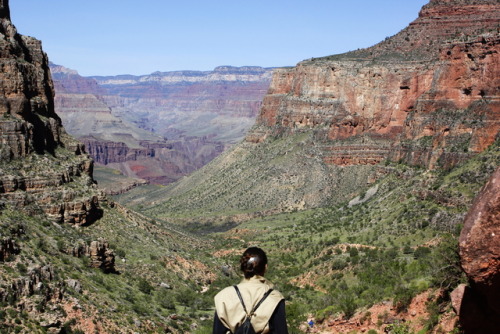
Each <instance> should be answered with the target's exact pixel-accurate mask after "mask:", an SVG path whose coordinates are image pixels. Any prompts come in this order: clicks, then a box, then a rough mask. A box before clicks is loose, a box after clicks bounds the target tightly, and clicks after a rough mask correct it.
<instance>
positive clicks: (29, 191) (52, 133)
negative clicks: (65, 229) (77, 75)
mask: <svg viewBox="0 0 500 334" xmlns="http://www.w3.org/2000/svg"><path fill="white" fill-rule="evenodd" d="M0 44H1V51H0V52H1V53H0V68H1V70H0V158H1V160H0V201H3V202H6V203H8V204H9V205H12V206H14V207H17V208H26V209H27V210H31V212H33V213H34V212H38V211H41V212H44V213H45V214H47V215H48V216H49V217H51V218H53V219H54V220H55V221H59V222H62V221H66V222H68V223H74V224H87V223H91V222H92V221H94V220H95V219H96V218H97V217H99V216H100V209H99V205H98V195H99V194H98V192H97V191H96V190H95V189H94V185H93V180H92V160H90V158H89V157H88V156H87V155H86V154H85V152H84V150H83V146H82V145H81V144H80V143H78V142H76V141H75V140H74V139H72V138H70V137H69V136H68V135H67V134H66V133H65V131H64V129H63V128H62V126H61V119H60V118H59V117H58V116H57V114H56V113H55V111H54V88H53V84H52V80H51V76H50V71H49V66H48V60H47V56H46V54H45V53H44V52H43V51H42V48H41V43H40V42H39V41H38V40H36V39H34V38H31V37H26V36H21V35H19V34H18V33H17V31H16V29H15V27H14V26H13V25H12V23H11V21H10V12H9V5H8V1H7V0H2V1H1V2H0ZM76 188H80V189H76Z"/></svg>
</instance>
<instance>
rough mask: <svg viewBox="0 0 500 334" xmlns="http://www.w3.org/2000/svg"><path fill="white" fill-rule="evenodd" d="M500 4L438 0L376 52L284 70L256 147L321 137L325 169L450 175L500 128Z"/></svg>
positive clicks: (253, 136) (268, 100) (268, 99)
mask: <svg viewBox="0 0 500 334" xmlns="http://www.w3.org/2000/svg"><path fill="white" fill-rule="evenodd" d="M499 21H500V4H498V1H493V0H482V1H473V2H470V1H467V2H465V1H453V0H450V1H431V2H430V3H429V4H428V5H426V6H424V7H423V8H422V10H421V12H420V15H419V17H418V18H417V19H416V20H415V21H414V22H412V23H411V24H410V25H409V26H408V27H407V28H405V29H404V30H402V31H401V32H400V33H398V34H397V35H395V36H393V37H391V38H388V39H386V40H385V41H384V42H381V43H379V44H377V45H375V46H373V47H371V48H368V49H362V50H358V51H354V52H350V53H346V54H342V55H336V56H330V57H324V58H316V59H309V60H306V61H303V62H301V63H299V64H298V65H297V66H296V67H294V68H289V69H279V70H276V71H275V74H274V76H273V80H272V82H271V86H270V89H269V92H268V94H267V95H266V96H265V97H264V102H263V106H262V109H261V114H260V116H259V118H258V121H257V124H258V125H260V126H259V127H258V128H255V130H254V131H253V133H250V134H249V135H248V136H247V140H248V141H251V142H260V141H262V140H263V138H265V137H266V136H267V135H269V134H272V135H276V134H280V133H287V132H301V131H309V130H313V131H315V132H316V134H317V138H318V141H319V142H321V143H323V150H324V158H323V159H324V161H325V162H327V163H329V164H335V165H341V166H346V165H359V164H365V165H370V164H376V163H379V162H381V161H383V160H385V159H391V160H395V161H405V162H407V163H410V164H413V165H421V166H425V167H428V168H435V167H438V166H440V167H445V168H446V167H450V166H453V165H455V164H457V163H459V162H460V161H463V160H464V159H467V158H469V157H470V156H471V155H472V154H475V153H477V152H481V151H482V150H484V149H485V148H487V147H488V146H489V145H490V144H491V143H493V142H494V140H495V138H496V136H497V134H498V131H499V129H500V102H499V99H498V97H499V92H500V88H499V87H500V67H499V66H498V64H499V60H500V59H499V53H500V44H499V41H500V37H499V30H498V22H499Z"/></svg>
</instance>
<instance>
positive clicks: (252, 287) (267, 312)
mask: <svg viewBox="0 0 500 334" xmlns="http://www.w3.org/2000/svg"><path fill="white" fill-rule="evenodd" d="M271 288H273V284H272V283H271V282H269V281H268V280H266V279H265V278H264V277H262V276H258V275H256V276H254V277H252V278H249V279H243V280H242V281H241V282H240V284H238V289H239V290H240V292H241V297H242V298H243V301H244V302H245V307H246V309H247V311H248V312H250V311H251V310H252V309H253V307H254V306H255V305H256V304H257V303H258V302H259V301H260V299H261V298H262V297H263V296H264V293H266V292H267V290H269V289H271ZM283 299H284V298H283V295H282V294H281V293H280V292H278V291H276V290H273V291H272V292H271V294H270V295H269V296H268V297H267V298H266V300H264V302H263V303H262V304H261V305H260V306H259V308H258V309H257V311H255V314H254V316H253V317H252V319H251V322H252V326H253V328H254V330H255V332H257V333H259V332H262V333H268V332H269V320H270V319H271V316H272V315H273V312H274V310H275V308H276V306H278V303H279V302H280V301H281V300H283ZM214 301H215V310H216V311H217V315H218V317H219V319H220V321H221V322H222V323H223V324H224V326H225V327H227V328H229V329H230V330H231V332H232V333H234V331H235V329H236V327H239V326H240V325H241V324H242V323H243V321H244V320H245V316H246V314H245V311H244V310H243V306H241V302H240V299H239V298H238V295H237V294H236V290H235V289H234V287H232V286H229V287H227V288H224V289H223V290H222V291H220V292H219V293H218V294H217V295H216V296H215V297H214Z"/></svg>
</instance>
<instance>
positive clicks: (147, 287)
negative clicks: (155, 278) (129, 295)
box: [137, 278, 154, 295]
mask: <svg viewBox="0 0 500 334" xmlns="http://www.w3.org/2000/svg"><path fill="white" fill-rule="evenodd" d="M137 286H138V288H139V291H141V292H142V293H144V294H146V295H150V294H151V291H153V289H154V288H153V286H152V285H151V284H150V283H149V282H148V281H147V280H145V279H144V278H141V279H140V280H139V283H138V284H137Z"/></svg>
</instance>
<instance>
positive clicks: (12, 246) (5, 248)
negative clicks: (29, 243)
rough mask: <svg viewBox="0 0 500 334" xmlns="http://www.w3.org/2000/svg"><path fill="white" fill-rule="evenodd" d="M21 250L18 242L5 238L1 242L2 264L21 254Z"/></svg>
mask: <svg viewBox="0 0 500 334" xmlns="http://www.w3.org/2000/svg"><path fill="white" fill-rule="evenodd" d="M20 251H21V249H20V248H19V245H18V244H17V242H16V240H14V239H12V238H3V239H2V240H0V262H4V261H5V260H7V259H8V258H9V257H10V256H11V255H15V254H19V252H20Z"/></svg>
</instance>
